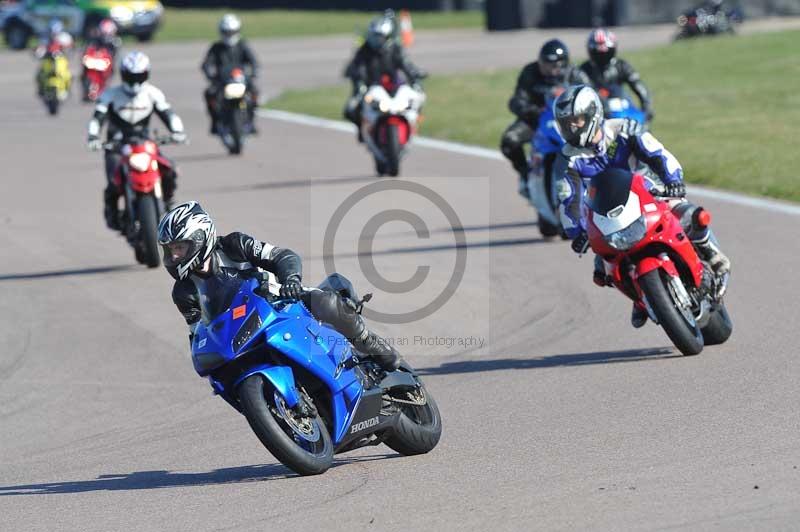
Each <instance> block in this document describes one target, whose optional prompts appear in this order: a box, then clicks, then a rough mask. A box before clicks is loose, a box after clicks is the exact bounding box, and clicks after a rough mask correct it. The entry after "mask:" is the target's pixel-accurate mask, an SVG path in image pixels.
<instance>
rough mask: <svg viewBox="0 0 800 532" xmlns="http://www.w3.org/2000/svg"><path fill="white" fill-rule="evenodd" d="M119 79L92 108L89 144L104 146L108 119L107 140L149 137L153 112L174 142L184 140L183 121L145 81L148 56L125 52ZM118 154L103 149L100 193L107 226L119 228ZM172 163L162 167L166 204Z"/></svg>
mask: <svg viewBox="0 0 800 532" xmlns="http://www.w3.org/2000/svg"><path fill="white" fill-rule="evenodd" d="M120 76H121V77H122V83H121V84H120V85H117V86H115V87H110V88H109V89H107V90H105V91H104V92H103V93H102V94H101V95H100V98H98V100H97V104H96V105H95V108H94V116H93V117H92V119H91V120H90V121H89V127H88V146H89V149H90V150H93V151H96V150H100V149H102V147H103V143H102V142H101V140H100V131H101V130H102V128H103V124H104V123H105V122H106V120H108V130H107V133H106V138H107V140H108V141H109V142H124V141H125V140H127V139H129V138H131V137H145V138H147V137H149V125H150V117H151V116H152V115H153V113H155V114H157V115H158V117H159V118H160V119H161V120H162V121H163V122H164V124H166V126H167V127H168V128H169V130H170V132H171V133H172V139H173V140H174V141H175V142H185V141H186V133H185V132H184V130H183V121H182V120H181V119H180V117H179V116H178V115H177V114H175V112H174V111H173V110H172V107H171V106H170V104H169V103H168V102H167V99H166V98H165V97H164V93H163V92H161V90H159V89H158V88H157V87H155V86H154V85H151V84H150V83H148V81H147V79H148V78H149V76H150V59H149V58H148V57H147V56H146V55H145V54H143V53H141V52H131V53H129V54H128V55H126V56H125V58H124V59H123V60H122V65H121V66H120ZM119 160H120V156H119V154H117V153H115V152H113V151H111V150H106V152H105V172H106V181H107V185H106V189H105V193H104V195H103V198H104V202H105V208H104V215H105V219H106V224H107V225H108V227H109V228H110V229H114V230H118V229H120V221H119V212H118V205H117V201H118V199H119V197H120V195H121V194H122V190H121V189H120V183H117V182H116V181H115V178H114V174H115V173H116V169H117V166H118V164H119ZM174 168H175V166H174V165H171V167H170V168H164V167H162V168H161V179H162V187H163V193H164V203H165V204H166V205H167V206H169V205H170V204H171V203H172V196H173V195H174V193H175V187H176V184H175V179H176V177H177V176H176V174H175V171H174Z"/></svg>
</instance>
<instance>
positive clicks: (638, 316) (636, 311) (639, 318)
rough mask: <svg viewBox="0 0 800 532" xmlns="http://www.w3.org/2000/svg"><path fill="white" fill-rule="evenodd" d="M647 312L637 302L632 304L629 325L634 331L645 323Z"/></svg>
mask: <svg viewBox="0 0 800 532" xmlns="http://www.w3.org/2000/svg"><path fill="white" fill-rule="evenodd" d="M647 317H648V316H647V310H645V308H644V307H643V306H642V304H641V303H639V302H638V301H637V302H635V303H634V304H633V311H632V312H631V325H633V327H634V329H640V328H642V327H644V324H645V323H647Z"/></svg>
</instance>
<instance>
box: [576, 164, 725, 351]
mask: <svg viewBox="0 0 800 532" xmlns="http://www.w3.org/2000/svg"><path fill="white" fill-rule="evenodd" d="M680 201H683V200H677V199H676V200H659V199H656V197H654V196H653V194H652V193H651V192H650V189H649V188H648V186H647V184H646V182H645V179H644V177H642V176H641V175H639V174H631V173H629V172H625V171H619V172H606V173H604V174H603V175H602V176H598V177H596V178H592V180H591V183H590V185H589V188H588V191H587V195H586V201H585V202H584V203H583V209H584V216H585V219H586V221H587V234H588V237H589V244H590V245H591V247H592V250H593V251H594V252H595V253H596V254H598V255H599V256H600V257H601V258H602V259H603V262H604V265H605V270H606V279H607V280H608V281H609V282H610V283H611V284H613V286H615V287H616V288H617V289H618V290H619V291H620V292H622V293H623V294H625V295H626V296H627V297H629V298H630V299H632V300H633V301H634V302H636V304H637V305H641V308H642V309H645V310H647V314H648V315H649V317H650V319H651V320H653V321H654V322H655V323H657V324H659V325H661V327H662V328H663V329H664V330H665V331H666V333H667V336H669V338H670V340H672V342H673V343H674V344H675V346H676V347H677V348H678V349H679V350H680V351H681V352H682V353H683V354H684V355H696V354H698V353H700V352H701V351H702V350H703V346H704V345H715V344H721V343H723V342H725V341H726V340H727V339H728V337H730V335H731V332H732V330H733V323H732V322H731V319H730V316H729V315H728V311H727V309H726V308H725V303H724V301H723V299H722V296H723V295H724V293H725V289H726V288H727V275H726V276H725V277H724V278H722V279H718V278H717V276H715V275H714V273H713V271H712V269H711V267H710V266H709V265H708V264H707V263H706V262H704V261H702V260H701V259H700V257H698V255H697V253H696V251H695V248H694V246H693V245H692V243H691V241H690V240H689V237H688V236H687V235H686V232H685V230H684V227H683V226H682V225H681V223H680V220H679V219H678V217H677V216H676V215H675V214H674V213H673V212H672V207H671V205H670V203H674V202H680ZM710 222H711V215H710V214H709V213H708V211H706V210H705V209H703V208H702V207H701V208H698V209H697V210H696V211H695V212H694V214H693V216H692V223H693V224H694V225H695V227H698V228H704V227H707V226H708V224H709V223H710Z"/></svg>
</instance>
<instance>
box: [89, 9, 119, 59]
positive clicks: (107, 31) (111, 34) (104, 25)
mask: <svg viewBox="0 0 800 532" xmlns="http://www.w3.org/2000/svg"><path fill="white" fill-rule="evenodd" d="M120 44H121V43H120V39H119V37H117V25H116V24H114V21H113V20H111V19H108V18H105V19H103V20H101V21H100V24H98V25H97V28H95V29H94V30H93V31H92V34H91V36H90V37H89V40H88V41H86V48H87V49H89V48H96V49H101V48H102V49H105V50H107V51H108V53H109V54H110V55H111V58H112V59H113V58H114V57H116V55H117V49H118V48H119V46H120Z"/></svg>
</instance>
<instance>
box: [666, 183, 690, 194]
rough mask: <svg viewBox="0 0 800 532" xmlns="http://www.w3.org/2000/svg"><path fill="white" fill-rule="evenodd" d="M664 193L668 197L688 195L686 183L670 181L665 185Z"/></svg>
mask: <svg viewBox="0 0 800 532" xmlns="http://www.w3.org/2000/svg"><path fill="white" fill-rule="evenodd" d="M663 195H664V196H666V197H668V198H683V197H685V196H686V185H684V184H683V183H670V184H669V185H666V186H665V187H664V194H663Z"/></svg>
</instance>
